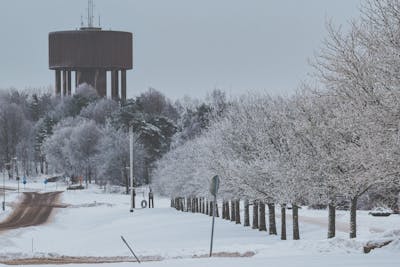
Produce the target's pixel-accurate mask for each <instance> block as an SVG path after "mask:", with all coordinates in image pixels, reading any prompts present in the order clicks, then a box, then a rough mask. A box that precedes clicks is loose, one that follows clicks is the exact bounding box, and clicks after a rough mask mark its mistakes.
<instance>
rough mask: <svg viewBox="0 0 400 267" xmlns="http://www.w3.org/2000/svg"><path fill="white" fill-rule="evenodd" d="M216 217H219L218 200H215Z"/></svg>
mask: <svg viewBox="0 0 400 267" xmlns="http://www.w3.org/2000/svg"><path fill="white" fill-rule="evenodd" d="M215 217H219V211H218V201H215Z"/></svg>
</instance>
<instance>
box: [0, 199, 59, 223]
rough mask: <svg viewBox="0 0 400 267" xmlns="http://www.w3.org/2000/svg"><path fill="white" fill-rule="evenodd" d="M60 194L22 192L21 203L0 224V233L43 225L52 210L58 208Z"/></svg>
mask: <svg viewBox="0 0 400 267" xmlns="http://www.w3.org/2000/svg"><path fill="white" fill-rule="evenodd" d="M60 193H61V192H49V193H43V194H41V193H37V192H29V193H28V192H24V193H23V194H24V197H23V199H22V202H21V203H19V205H18V207H17V208H16V209H15V210H14V212H13V213H12V214H11V215H10V216H9V217H8V218H7V219H6V220H5V221H4V222H1V223H0V231H4V230H11V229H16V228H20V227H28V226H35V225H39V224H43V223H45V222H46V221H47V220H48V219H49V217H50V215H51V212H52V211H53V208H55V207H60V205H58V198H59V196H60Z"/></svg>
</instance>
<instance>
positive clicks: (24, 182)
mask: <svg viewBox="0 0 400 267" xmlns="http://www.w3.org/2000/svg"><path fill="white" fill-rule="evenodd" d="M22 183H23V184H24V191H25V185H26V177H25V176H24V178H22Z"/></svg>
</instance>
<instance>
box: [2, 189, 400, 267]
mask: <svg viewBox="0 0 400 267" xmlns="http://www.w3.org/2000/svg"><path fill="white" fill-rule="evenodd" d="M27 187H28V186H27ZM29 188H30V189H32V188H36V190H44V187H43V185H42V184H40V183H38V184H35V185H30V186H29ZM57 189H58V190H59V189H62V188H61V187H59V186H58V188H57ZM46 190H47V191H48V190H55V185H54V184H49V185H47V188H46ZM22 191H23V190H22ZM17 198H18V193H16V192H8V193H7V202H12V201H16V200H17ZM136 200H137V202H139V201H141V200H142V196H137V198H136ZM129 201H130V197H129V196H127V195H121V194H106V193H104V192H103V190H101V189H99V188H96V187H95V186H92V187H91V188H90V189H89V190H84V191H65V192H64V193H63V194H62V202H63V203H64V204H69V205H70V206H69V207H67V208H59V209H56V211H55V212H54V213H53V215H52V218H51V220H50V221H49V222H48V223H46V224H45V225H41V226H34V227H27V228H20V229H17V230H10V231H5V232H0V259H3V260H4V259H15V258H32V257H47V258H52V257H61V256H76V257H88V256H93V257H130V256H131V254H130V252H129V250H128V249H127V247H126V246H125V245H124V244H123V242H122V241H121V238H120V236H121V235H123V236H124V237H125V238H126V239H127V241H128V242H129V243H130V244H131V246H132V247H133V250H134V251H135V253H136V254H137V255H138V256H139V258H143V257H148V258H149V257H150V258H154V259H157V261H152V262H144V263H142V264H143V265H145V266H208V265H212V266H229V267H234V266H284V267H286V266H322V265H323V266H324V267H326V266H400V257H399V252H400V241H399V236H400V230H398V231H396V229H400V216H399V215H392V216H390V217H386V218H378V217H371V216H369V215H368V214H367V212H359V216H358V223H359V231H358V238H357V239H354V240H350V239H349V238H348V234H347V233H346V230H347V221H348V217H349V214H348V213H347V212H343V211H338V215H337V219H338V226H337V227H338V229H340V230H341V231H338V232H337V237H336V238H334V239H331V240H327V239H326V231H327V229H326V221H327V211H315V210H309V209H307V208H302V209H301V210H300V211H299V212H300V216H301V217H302V218H301V219H300V229H301V240H299V241H293V240H290V239H291V220H290V215H291V214H290V211H288V228H287V231H288V239H289V240H287V241H281V240H280V239H279V236H269V235H268V233H266V232H259V231H258V230H253V229H251V228H250V227H243V225H236V224H235V223H234V222H230V221H226V220H222V219H220V218H217V219H216V228H215V242H214V252H215V253H221V252H237V253H240V254H246V253H247V254H248V255H252V253H254V256H252V257H215V258H211V259H210V258H207V257H206V255H207V254H208V252H209V246H210V230H211V217H209V216H206V215H203V214H194V213H186V212H179V211H176V210H175V209H172V208H170V207H169V200H168V199H159V198H156V199H155V208H154V209H136V210H135V212H134V213H130V212H129V205H130V204H129ZM10 208H11V206H8V207H7V209H8V211H7V214H9V212H10ZM277 212H278V208H277ZM0 216H1V217H0V220H2V219H4V218H5V216H6V214H3V212H2V211H1V212H0ZM278 217H279V212H278ZM277 227H278V230H279V229H280V224H279V218H277ZM388 237H389V238H394V239H396V241H394V242H392V243H391V244H389V245H388V246H386V247H384V248H380V249H375V250H373V251H372V252H371V253H369V254H364V253H363V252H362V246H363V245H364V244H365V243H366V242H368V241H370V240H377V239H385V238H388ZM198 256H200V258H196V257H198ZM134 264H137V263H132V262H131V263H107V264H103V266H132V265H134ZM75 265H76V266H86V265H87V266H93V265H92V264H71V265H69V266H75ZM46 266H51V265H46Z"/></svg>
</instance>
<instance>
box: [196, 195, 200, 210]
mask: <svg viewBox="0 0 400 267" xmlns="http://www.w3.org/2000/svg"><path fill="white" fill-rule="evenodd" d="M199 208H200V207H199V198H198V197H196V212H197V213H198V212H199V211H200V210H199Z"/></svg>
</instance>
